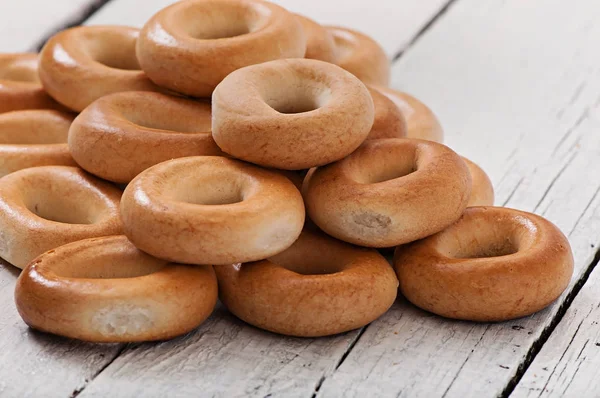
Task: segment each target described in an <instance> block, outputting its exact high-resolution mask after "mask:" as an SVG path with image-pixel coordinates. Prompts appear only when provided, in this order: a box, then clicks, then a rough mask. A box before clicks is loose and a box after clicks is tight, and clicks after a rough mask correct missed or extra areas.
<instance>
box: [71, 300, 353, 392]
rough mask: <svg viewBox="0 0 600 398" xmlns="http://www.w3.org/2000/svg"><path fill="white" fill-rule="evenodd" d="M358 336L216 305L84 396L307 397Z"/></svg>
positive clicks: (119, 365)
mask: <svg viewBox="0 0 600 398" xmlns="http://www.w3.org/2000/svg"><path fill="white" fill-rule="evenodd" d="M356 335H357V333H356V332H351V333H347V334H344V335H341V336H338V337H329V338H320V339H303V338H291V337H283V336H279V335H276V334H273V333H269V332H265V331H262V330H260V329H256V328H253V327H249V326H247V325H246V324H244V323H243V322H242V321H239V320H237V319H236V318H234V317H233V316H232V315H230V314H229V313H228V312H227V311H226V310H225V309H224V308H223V307H222V306H221V305H219V306H218V308H217V310H216V312H215V313H214V314H213V316H212V317H211V318H209V320H208V321H207V322H206V323H204V324H203V325H202V326H201V327H200V328H199V329H198V330H196V331H195V332H193V333H191V334H190V335H188V336H185V337H182V338H179V339H175V340H172V341H168V342H164V343H162V344H158V345H156V344H143V345H139V346H135V348H133V349H128V350H126V351H125V352H124V353H123V354H122V355H121V356H119V357H118V358H117V359H116V360H115V362H113V363H112V364H111V365H110V366H109V367H108V368H107V369H106V370H105V371H104V372H102V373H100V375H99V376H98V377H97V378H96V379H94V381H93V382H92V383H90V384H89V386H88V387H87V388H86V389H85V390H84V391H83V392H82V394H81V395H80V397H81V398H84V397H107V396H110V397H123V398H126V397H167V396H168V397H196V396H207V397H208V396H210V397H227V398H229V397H249V396H252V397H264V396H267V395H268V394H273V395H274V396H275V395H276V396H285V397H310V396H311V395H312V393H313V391H314V389H315V388H316V386H317V385H318V383H319V382H320V379H321V377H323V376H324V375H327V374H329V373H331V372H332V371H333V369H334V368H335V366H336V364H337V361H338V360H339V358H340V357H341V356H342V354H343V353H344V352H345V351H346V350H347V349H348V346H349V345H350V344H351V343H352V341H353V340H354V338H355V336H356Z"/></svg>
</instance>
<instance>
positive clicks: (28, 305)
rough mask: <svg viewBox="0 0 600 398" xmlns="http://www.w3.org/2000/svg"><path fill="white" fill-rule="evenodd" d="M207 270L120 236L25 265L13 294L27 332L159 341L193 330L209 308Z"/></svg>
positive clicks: (213, 294)
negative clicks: (145, 249)
mask: <svg viewBox="0 0 600 398" xmlns="http://www.w3.org/2000/svg"><path fill="white" fill-rule="evenodd" d="M216 301H217V279H216V277H215V273H214V271H213V269H212V267H211V266H210V265H183V264H173V263H169V262H167V261H165V260H160V259H157V258H155V257H152V256H150V255H148V254H146V253H144V252H142V251H141V250H139V249H137V248H136V247H135V246H133V244H131V242H129V241H128V240H127V238H126V237H125V236H122V235H120V236H108V237H102V238H93V239H86V240H81V241H78V242H73V243H70V244H67V245H64V246H61V247H58V248H56V249H53V250H50V251H48V252H46V253H44V254H42V255H41V256H39V257H38V258H36V259H35V260H34V261H33V262H32V263H31V264H29V265H28V266H27V267H26V268H25V269H24V270H23V272H22V273H21V276H20V277H19V279H18V281H17V285H16V289H15V302H16V305H17V310H18V311H19V314H20V315H21V317H22V318H23V320H24V321H25V323H27V324H28V325H29V326H31V327H32V328H34V329H38V330H41V331H44V332H50V333H54V334H58V335H61V336H66V337H70V338H75V339H79V340H85V341H92V342H102V343H114V342H132V341H148V340H164V339H169V338H173V337H175V336H179V335H182V334H184V333H187V332H189V331H190V330H192V329H194V328H196V327H198V325H200V324H201V323H202V322H203V321H204V320H205V319H206V318H208V316H209V315H210V314H211V312H212V311H213V309H214V306H215V303H216Z"/></svg>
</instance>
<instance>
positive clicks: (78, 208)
mask: <svg viewBox="0 0 600 398" xmlns="http://www.w3.org/2000/svg"><path fill="white" fill-rule="evenodd" d="M27 208H28V209H29V211H31V212H32V213H33V214H35V215H36V216H38V217H40V218H43V219H45V220H48V221H54V222H59V223H63V224H93V223H94V217H93V216H92V214H90V213H89V212H88V211H87V209H84V208H82V204H81V203H79V204H78V203H74V202H73V201H71V200H69V199H68V198H56V197H53V196H52V194H50V195H48V196H47V197H45V198H38V199H37V200H32V201H30V203H28V205H27Z"/></svg>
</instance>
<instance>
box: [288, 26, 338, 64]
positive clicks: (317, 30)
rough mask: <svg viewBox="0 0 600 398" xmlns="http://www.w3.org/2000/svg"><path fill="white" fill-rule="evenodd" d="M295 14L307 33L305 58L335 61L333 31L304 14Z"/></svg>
mask: <svg viewBox="0 0 600 398" xmlns="http://www.w3.org/2000/svg"><path fill="white" fill-rule="evenodd" d="M295 16H296V18H297V19H298V20H299V21H300V23H301V24H302V29H303V30H304V34H305V35H306V54H305V55H304V58H309V59H318V60H321V61H325V62H334V60H335V43H334V41H333V35H332V34H331V32H329V31H328V30H327V29H325V27H323V26H321V25H319V24H318V23H316V22H315V21H313V20H312V19H310V18H307V17H305V16H304V15H299V14H295Z"/></svg>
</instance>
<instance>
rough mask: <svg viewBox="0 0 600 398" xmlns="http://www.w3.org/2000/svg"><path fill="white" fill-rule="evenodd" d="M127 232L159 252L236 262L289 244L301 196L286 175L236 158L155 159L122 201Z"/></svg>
mask: <svg viewBox="0 0 600 398" xmlns="http://www.w3.org/2000/svg"><path fill="white" fill-rule="evenodd" d="M121 218H122V220H123V225H124V230H125V235H127V236H128V237H129V239H130V240H131V241H132V242H133V243H134V244H135V245H136V246H137V247H139V248H140V249H142V250H144V251H145V252H147V253H150V254H152V255H154V256H156V257H159V258H164V259H166V260H169V261H173V262H179V263H187V264H214V265H217V264H233V263H239V262H245V261H255V260H260V259H264V258H267V257H269V256H272V255H274V254H277V253H279V252H281V251H283V250H285V249H286V248H288V247H289V246H290V245H291V244H292V243H293V242H294V241H295V240H296V239H297V237H298V235H300V231H301V230H302V225H303V224H304V204H303V202H302V196H301V195H300V192H299V191H298V189H296V187H295V186H294V184H293V183H292V182H291V181H290V180H289V179H287V178H286V177H284V176H283V175H281V174H279V173H276V172H273V171H268V170H264V169H261V168H259V167H256V166H252V165H249V164H247V163H244V162H240V161H238V160H234V159H228V158H224V157H219V156H192V157H187V158H179V159H174V160H169V161H167V162H163V163H159V164H157V165H156V166H152V167H151V168H149V169H147V170H146V171H144V172H142V173H141V174H140V175H138V176H137V177H136V178H134V179H133V181H131V183H129V185H128V186H127V188H126V189H125V192H124V193H123V199H122V201H121Z"/></svg>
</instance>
